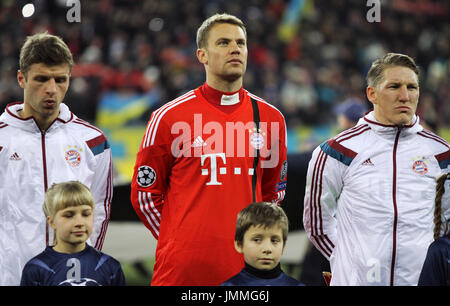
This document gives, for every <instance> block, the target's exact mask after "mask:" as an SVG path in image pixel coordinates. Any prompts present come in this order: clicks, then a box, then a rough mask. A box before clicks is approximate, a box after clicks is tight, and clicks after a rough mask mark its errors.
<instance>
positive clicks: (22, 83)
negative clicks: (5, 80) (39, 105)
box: [17, 70, 26, 88]
mask: <svg viewBox="0 0 450 306" xmlns="http://www.w3.org/2000/svg"><path fill="white" fill-rule="evenodd" d="M17 82H19V85H20V87H21V88H25V82H26V77H25V74H24V73H23V72H22V70H17Z"/></svg>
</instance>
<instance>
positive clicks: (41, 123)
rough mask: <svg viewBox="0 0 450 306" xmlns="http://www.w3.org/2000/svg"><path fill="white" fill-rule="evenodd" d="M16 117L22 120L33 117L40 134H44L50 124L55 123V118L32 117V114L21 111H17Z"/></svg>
mask: <svg viewBox="0 0 450 306" xmlns="http://www.w3.org/2000/svg"><path fill="white" fill-rule="evenodd" d="M18 115H19V117H20V118H22V119H27V118H30V117H33V118H34V121H35V122H36V124H37V126H38V127H39V130H41V131H42V132H45V131H46V130H47V129H48V128H49V127H50V125H51V124H52V122H53V121H55V119H56V118H40V117H38V116H33V115H32V114H29V113H27V112H26V111H24V110H23V109H21V110H19V111H18Z"/></svg>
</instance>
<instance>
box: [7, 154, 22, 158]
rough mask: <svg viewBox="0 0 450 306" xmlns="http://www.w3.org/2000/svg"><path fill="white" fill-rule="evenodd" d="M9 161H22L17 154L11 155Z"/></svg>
mask: <svg viewBox="0 0 450 306" xmlns="http://www.w3.org/2000/svg"><path fill="white" fill-rule="evenodd" d="M9 160H22V158H20V157H19V154H17V153H14V154H13V155H11V157H10V158H9Z"/></svg>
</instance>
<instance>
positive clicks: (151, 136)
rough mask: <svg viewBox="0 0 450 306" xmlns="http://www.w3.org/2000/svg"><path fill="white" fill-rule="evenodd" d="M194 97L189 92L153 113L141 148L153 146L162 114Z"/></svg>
mask: <svg viewBox="0 0 450 306" xmlns="http://www.w3.org/2000/svg"><path fill="white" fill-rule="evenodd" d="M183 97H184V98H183ZM195 97H196V96H195V95H194V94H193V91H191V92H190V93H189V94H186V95H184V96H181V97H180V98H178V99H176V100H174V101H172V102H169V103H167V104H166V105H165V106H163V107H161V108H159V109H158V110H156V111H155V112H154V114H153V116H152V118H151V119H150V122H149V125H148V127H147V131H146V134H145V142H144V144H143V148H146V147H148V146H149V145H153V143H154V141H155V137H156V131H157V130H158V125H159V122H160V121H161V118H162V117H163V116H164V114H165V113H166V112H167V111H169V110H170V109H172V108H174V107H175V106H177V105H179V104H181V103H184V102H186V101H189V100H190V99H192V98H195ZM180 99H181V100H180Z"/></svg>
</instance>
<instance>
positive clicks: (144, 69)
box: [0, 0, 450, 285]
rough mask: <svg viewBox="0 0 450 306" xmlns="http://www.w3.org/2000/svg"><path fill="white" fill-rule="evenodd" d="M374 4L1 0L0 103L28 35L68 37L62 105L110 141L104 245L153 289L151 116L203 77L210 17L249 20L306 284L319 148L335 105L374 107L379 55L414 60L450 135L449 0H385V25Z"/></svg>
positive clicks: (329, 131) (429, 122) (252, 63)
mask: <svg viewBox="0 0 450 306" xmlns="http://www.w3.org/2000/svg"><path fill="white" fill-rule="evenodd" d="M367 2H377V1H364V0H315V1H313V0H247V1H237V0H223V1H222V0H210V1H200V0H190V1H185V0H149V1H143V0H142V1H138V0H127V1H126V0H99V1H87V0H81V1H66V0H36V1H31V0H30V1H22V0H19V1H13V0H1V1H0V107H1V110H2V111H3V109H4V107H5V106H6V104H8V103H11V102H14V101H21V100H22V98H23V97H22V91H21V89H20V87H19V86H18V84H17V81H16V71H17V69H18V58H19V51H20V47H21V45H22V44H23V42H24V40H25V37H26V36H27V35H31V34H33V33H36V32H42V31H48V32H49V33H52V34H56V35H59V36H61V37H62V38H63V39H64V40H65V41H66V43H67V44H68V45H69V47H70V49H71V51H72V52H73V55H74V58H75V61H76V66H75V67H74V69H73V74H72V76H73V78H72V81H71V86H70V89H69V91H68V93H67V96H66V99H65V103H66V104H68V105H69V107H70V108H71V110H72V111H73V112H74V113H75V114H76V115H78V116H79V117H81V118H82V119H84V120H87V121H89V122H91V123H93V124H95V125H96V126H98V127H99V128H101V129H102V130H103V131H104V132H105V133H106V134H107V136H108V138H109V141H110V143H111V147H112V154H113V158H114V181H115V189H114V199H113V206H112V216H111V223H110V227H109V230H108V234H107V239H106V241H105V246H104V251H105V252H107V253H110V254H111V255H112V256H115V257H117V258H118V259H119V260H121V262H122V265H123V267H124V270H125V273H126V277H127V282H128V283H129V284H133V285H140V284H149V283H150V279H151V271H152V267H153V255H154V249H155V246H156V241H154V239H153V237H152V236H151V235H150V232H148V231H147V230H146V229H145V227H144V226H143V225H142V224H141V223H140V222H139V221H138V219H137V216H136V215H135V214H134V211H133V210H132V207H131V203H130V201H129V192H130V190H129V189H130V180H131V176H132V171H133V166H134V161H135V156H136V153H137V149H138V147H139V144H140V142H141V140H142V136H143V134H144V129H145V126H146V123H147V121H148V119H149V116H150V114H151V112H152V111H153V110H155V109H156V108H158V107H159V106H161V105H162V104H164V103H166V102H168V101H170V100H172V99H174V98H176V97H177V96H179V95H181V94H183V93H185V92H187V91H188V90H190V89H192V88H195V87H197V86H199V85H201V84H202V83H203V82H204V81H205V74H204V70H203V67H202V66H201V65H200V64H199V63H198V62H197V59H196V57H195V51H196V44H195V35H196V30H197V28H198V27H199V26H200V24H201V22H202V21H203V20H204V19H205V18H207V17H209V16H210V15H212V14H214V13H217V12H219V13H221V12H227V13H230V14H234V15H236V16H238V17H240V18H241V19H242V20H243V21H244V23H245V24H246V26H247V31H248V49H249V59H248V68H247V73H246V77H245V80H244V87H245V88H246V89H247V90H249V91H250V92H252V93H254V94H256V95H258V96H260V97H263V98H264V99H266V100H267V101H268V102H270V103H272V104H273V105H275V106H276V107H278V108H279V109H280V110H281V111H282V112H283V114H284V115H285V117H286V121H287V125H288V153H289V156H288V159H289V172H288V176H289V184H288V190H287V195H286V199H285V201H284V203H283V207H284V208H285V210H286V211H287V213H288V216H289V219H290V223H291V224H290V226H291V228H290V230H291V236H290V238H289V240H288V252H287V254H286V255H285V256H284V260H283V264H284V266H285V268H286V269H287V270H289V273H290V274H292V275H293V276H294V277H296V278H298V279H301V278H302V266H301V263H302V260H303V258H304V254H305V252H306V251H307V250H308V248H309V244H308V242H307V241H306V240H305V239H304V235H303V231H302V230H303V227H302V224H301V214H302V209H303V192H304V184H305V173H306V167H307V162H308V161H309V157H310V153H311V150H312V149H313V148H314V147H315V146H317V145H318V144H320V143H321V142H322V141H324V140H326V139H327V138H329V137H332V136H333V135H335V134H336V133H337V132H338V128H337V124H336V113H335V108H336V106H338V105H340V104H342V103H344V102H346V101H348V100H353V101H359V102H360V103H362V104H365V105H367V106H368V107H370V104H369V103H368V101H367V99H366V97H365V86H366V84H365V79H364V78H365V75H366V72H367V71H368V68H369V66H370V63H371V62H372V61H373V60H374V59H375V58H377V57H379V56H381V55H383V54H384V53H386V52H399V53H406V54H408V55H410V56H412V57H414V58H415V59H416V61H417V63H418V65H419V66H420V67H421V84H420V85H421V88H420V90H421V98H420V103H419V108H418V111H417V113H418V114H419V116H420V117H421V122H422V123H424V125H425V126H426V127H427V128H428V129H430V130H432V131H434V132H435V133H437V134H438V135H440V136H441V137H443V138H445V139H446V140H447V141H450V102H449V101H450V41H449V39H448V38H449V37H450V22H449V13H450V11H449V3H448V1H438V0H428V1H427V0H390V1H383V0H381V1H378V2H380V3H381V10H380V14H379V18H380V19H379V20H380V22H369V21H370V20H371V19H370V18H369V19H368V18H367V15H368V13H370V12H369V10H370V9H371V8H372V7H371V6H367ZM78 9H79V10H78ZM369 15H370V14H369ZM304 281H305V280H304ZM305 282H306V283H308V282H307V280H306V281H305ZM311 283H312V281H311Z"/></svg>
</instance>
